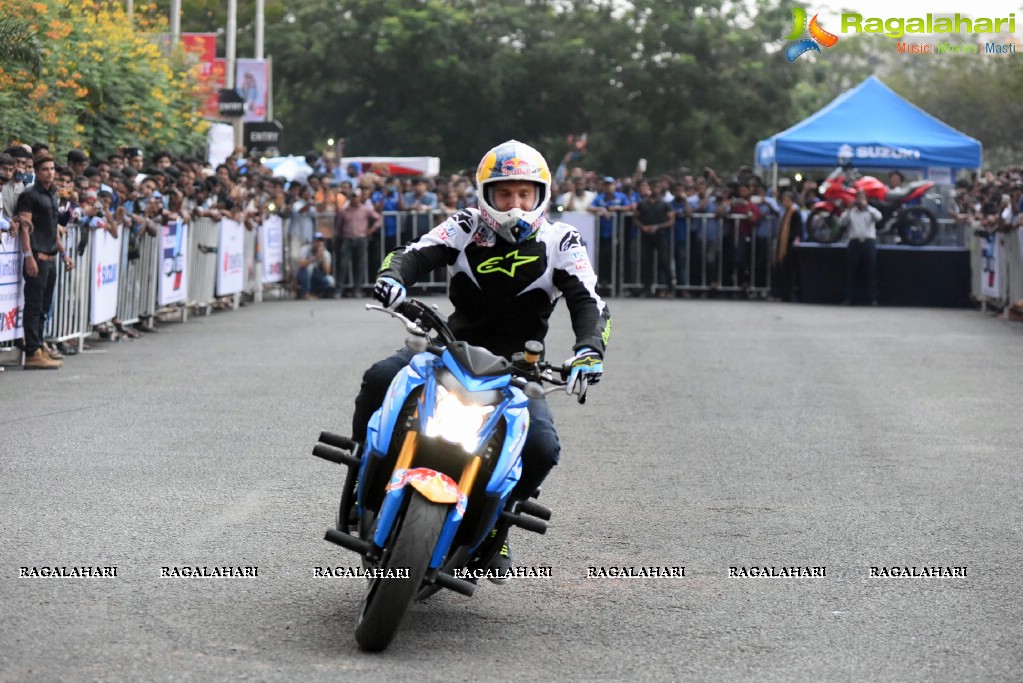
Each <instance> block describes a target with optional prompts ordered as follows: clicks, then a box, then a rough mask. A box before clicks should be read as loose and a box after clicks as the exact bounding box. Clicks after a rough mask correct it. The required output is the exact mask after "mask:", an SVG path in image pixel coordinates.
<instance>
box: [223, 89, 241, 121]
mask: <svg viewBox="0 0 1023 683" xmlns="http://www.w3.org/2000/svg"><path fill="white" fill-rule="evenodd" d="M217 111H218V112H219V113H220V115H221V116H227V117H230V118H237V117H239V116H241V115H242V114H244V113H245V100H244V99H243V98H242V96H241V95H239V94H238V93H237V92H236V91H235V89H234V88H221V89H220V95H219V99H218V100H217Z"/></svg>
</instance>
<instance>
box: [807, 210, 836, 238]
mask: <svg viewBox="0 0 1023 683" xmlns="http://www.w3.org/2000/svg"><path fill="white" fill-rule="evenodd" d="M806 232H807V234H808V235H809V236H810V241H811V242H820V243H821V244H832V243H834V242H837V241H838V238H839V237H841V236H842V227H841V226H840V225H839V224H838V217H837V216H836V215H835V214H833V213H832V212H831V211H829V210H827V209H814V211H813V212H812V213H811V214H810V218H809V219H808V220H807V224H806Z"/></svg>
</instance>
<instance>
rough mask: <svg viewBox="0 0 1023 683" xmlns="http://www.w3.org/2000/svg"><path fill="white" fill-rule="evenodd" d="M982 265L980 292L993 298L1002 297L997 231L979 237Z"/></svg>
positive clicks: (999, 242)
mask: <svg viewBox="0 0 1023 683" xmlns="http://www.w3.org/2000/svg"><path fill="white" fill-rule="evenodd" d="M980 249H981V256H982V261H981V263H982V265H983V267H982V268H981V269H980V293H981V295H982V296H989V297H991V298H993V299H1000V298H1002V240H1001V239H1000V235H999V233H995V234H993V235H986V236H983V237H981V238H980Z"/></svg>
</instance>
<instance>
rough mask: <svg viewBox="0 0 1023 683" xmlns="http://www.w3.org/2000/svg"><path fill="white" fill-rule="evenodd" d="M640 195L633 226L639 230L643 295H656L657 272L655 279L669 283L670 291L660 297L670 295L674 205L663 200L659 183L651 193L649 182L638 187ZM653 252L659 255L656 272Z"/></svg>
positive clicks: (665, 291)
mask: <svg viewBox="0 0 1023 683" xmlns="http://www.w3.org/2000/svg"><path fill="white" fill-rule="evenodd" d="M639 193H640V195H641V196H642V197H643V200H642V201H641V202H640V203H639V204H637V205H636V215H635V217H633V219H632V222H633V224H634V225H635V226H636V227H638V228H639V229H640V236H639V247H640V258H641V259H642V262H641V263H640V272H641V273H642V280H643V294H644V296H653V293H654V281H655V277H654V273H655V272H657V273H658V275H659V277H657V278H656V280H658V281H659V284H660V283H664V284H667V289H663V290H661V296H671V295H672V294H673V292H672V289H673V287H674V284H673V283H672V277H671V230H670V228H671V227H672V226H674V225H675V212H674V211H673V210H672V208H671V205H670V204H668V202H666V201H664V191H663V190H662V189H661V187H660V183H657V191H656V192H654V191H651V189H650V183H648V182H647V181H645V180H644V181H643V182H641V183H640V184H639ZM654 251H656V252H657V263H656V271H655V270H654V269H655V264H654Z"/></svg>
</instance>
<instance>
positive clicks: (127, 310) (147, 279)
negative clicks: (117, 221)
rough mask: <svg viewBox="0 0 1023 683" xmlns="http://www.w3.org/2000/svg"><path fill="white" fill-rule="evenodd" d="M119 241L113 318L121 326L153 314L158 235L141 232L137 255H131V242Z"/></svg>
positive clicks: (157, 263)
mask: <svg viewBox="0 0 1023 683" xmlns="http://www.w3.org/2000/svg"><path fill="white" fill-rule="evenodd" d="M124 232H125V234H124V237H125V239H122V240H121V273H120V277H119V278H118V283H117V319H118V320H120V321H121V322H122V323H124V324H125V325H130V324H132V323H137V322H139V321H140V320H142V319H144V318H150V317H152V316H153V315H155V314H156V286H157V277H158V276H159V245H160V238H159V236H153V235H150V234H149V233H147V232H145V231H143V232H142V234H141V235H139V237H138V241H137V243H136V246H137V248H138V253H132V251H131V249H130V247H131V246H132V245H131V240H129V239H127V238H128V234H127V230H125V231H124Z"/></svg>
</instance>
